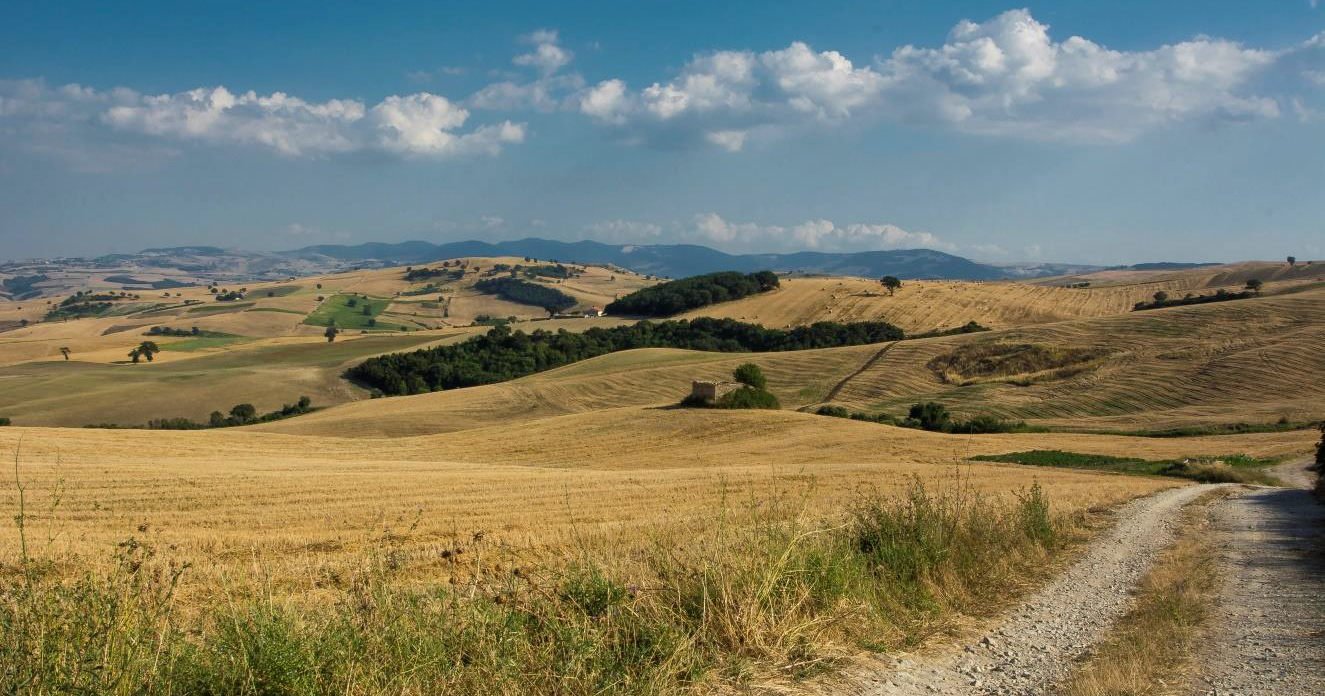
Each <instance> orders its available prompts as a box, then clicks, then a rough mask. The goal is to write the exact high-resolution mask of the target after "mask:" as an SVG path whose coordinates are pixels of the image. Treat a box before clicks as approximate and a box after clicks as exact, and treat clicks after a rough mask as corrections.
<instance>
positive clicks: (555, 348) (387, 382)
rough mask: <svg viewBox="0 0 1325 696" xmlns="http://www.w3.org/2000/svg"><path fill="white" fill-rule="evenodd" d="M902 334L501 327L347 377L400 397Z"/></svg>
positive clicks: (838, 327) (367, 364)
mask: <svg viewBox="0 0 1325 696" xmlns="http://www.w3.org/2000/svg"><path fill="white" fill-rule="evenodd" d="M902 337H903V333H902V330H901V329H899V328H897V327H896V326H893V325H892V324H888V323H885V322H880V321H870V322H858V323H853V324H838V323H835V322H826V321H825V322H819V323H816V324H813V325H811V326H802V327H797V328H795V329H790V330H782V329H766V328H764V327H762V326H759V325H758V324H746V323H743V322H739V321H735V320H732V319H709V318H701V319H694V320H690V321H687V320H679V321H663V322H656V323H655V322H650V321H641V322H638V323H636V324H633V325H631V326H615V327H612V328H598V327H594V328H591V329H589V330H587V331H585V332H583V333H570V332H568V331H566V330H564V329H562V330H559V331H557V332H556V333H553V332H551V331H545V330H542V329H539V330H537V331H534V332H533V333H529V334H526V333H524V332H523V331H511V329H510V327H506V326H499V327H496V328H494V329H492V330H491V331H489V332H488V333H487V334H486V335H483V336H476V337H474V338H471V339H469V340H467V341H464V342H461V343H456V344H452V345H446V346H435V347H432V348H423V349H420V350H416V351H413V352H410V353H392V354H388V355H382V356H378V357H375V358H369V359H367V360H365V361H363V362H361V363H359V364H358V365H356V366H354V367H352V368H350V369H349V370H348V371H347V372H346V376H347V377H349V378H351V379H353V380H355V381H357V382H359V383H361V384H363V385H365V386H367V387H371V388H376V389H380V390H381V391H382V393H383V394H386V395H388V396H397V395H401V394H421V393H423V392H429V391H438V390H441V389H456V388H459V387H473V386H477V385H480V384H492V383H495V382H504V381H506V380H509V379H515V378H517V377H523V376H525V375H531V374H534V373H536V372H542V371H543V370H550V369H552V368H554V367H560V366H562V365H569V364H571V363H573V362H578V361H580V360H585V359H587V358H593V357H597V356H600V355H606V354H608V353H612V352H615V351H618V350H630V349H633V348H684V349H688V350H706V351H713V352H721V353H765V352H774V351H787V350H805V349H807V348H835V347H839V346H854V345H861V344H866V343H881V342H884V341H896V340H900V339H901V338H902Z"/></svg>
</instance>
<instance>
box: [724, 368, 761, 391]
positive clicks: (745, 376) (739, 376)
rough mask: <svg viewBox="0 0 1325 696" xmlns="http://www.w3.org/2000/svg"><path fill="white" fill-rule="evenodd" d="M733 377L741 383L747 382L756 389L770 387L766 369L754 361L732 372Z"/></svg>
mask: <svg viewBox="0 0 1325 696" xmlns="http://www.w3.org/2000/svg"><path fill="white" fill-rule="evenodd" d="M732 378H733V379H735V380H736V381H737V382H740V383H741V384H745V385H748V386H751V387H754V388H755V389H759V390H761V391H762V390H764V389H767V388H768V380H766V379H764V371H763V370H761V369H759V366H758V365H756V364H754V363H745V364H744V365H741V366H740V367H738V368H736V370H735V371H734V372H732Z"/></svg>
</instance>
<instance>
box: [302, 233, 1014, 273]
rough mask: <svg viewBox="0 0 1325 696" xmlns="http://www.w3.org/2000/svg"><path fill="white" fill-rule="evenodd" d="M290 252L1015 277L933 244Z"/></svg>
mask: <svg viewBox="0 0 1325 696" xmlns="http://www.w3.org/2000/svg"><path fill="white" fill-rule="evenodd" d="M280 253H281V255H283V256H290V257H296V258H310V257H314V256H322V257H327V258H332V259H337V260H341V261H380V262H385V263H400V264H413V263H429V262H432V261H440V260H442V259H450V258H456V257H461V256H528V257H531V258H536V259H547V260H550V259H555V260H558V261H575V262H579V263H596V264H613V265H616V266H620V267H622V268H626V269H629V270H632V271H635V272H637V273H646V274H651V275H662V276H670V277H673V278H680V277H685V276H692V275H699V274H701V273H712V272H714V271H742V272H746V273H748V272H752V271H758V270H764V269H770V270H776V271H794V272H802V273H825V274H835V275H856V276H884V275H894V276H897V277H899V278H908V279H915V278H950V279H953V280H994V279H997V278H1006V277H1008V276H1009V275H1013V274H1010V273H1008V272H1007V271H1005V270H1004V269H1002V268H999V267H997V266H992V265H989V264H983V263H978V262H975V261H971V260H970V259H966V258H962V257H960V256H955V255H953V254H948V253H945V252H942V251H935V250H933V249H897V250H889V251H861V252H854V253H826V252H817V251H801V252H795V253H789V254H728V253H725V252H722V251H718V250H716V249H710V248H709V247H705V246H699V245H695V244H621V245H614V244H604V243H602V242H594V241H588V240H586V241H579V242H561V241H556V240H551V239H539V238H536V237H529V238H526V239H519V240H514V241H506V242H495V243H493V242H481V241H477V240H469V241H463V242H448V243H444V244H432V243H430V242H421V241H411V242H401V243H399V244H385V243H381V242H370V243H367V244H358V245H354V246H346V245H341V244H322V245H317V246H309V247H304V248H302V249H295V250H293V251H286V252H280Z"/></svg>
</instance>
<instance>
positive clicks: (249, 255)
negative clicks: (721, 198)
mask: <svg viewBox="0 0 1325 696" xmlns="http://www.w3.org/2000/svg"><path fill="white" fill-rule="evenodd" d="M503 256H514V257H530V258H536V259H544V260H549V259H550V260H558V261H564V262H576V263H587V264H600V265H612V266H617V267H620V268H624V269H627V270H630V271H634V272H636V273H641V274H648V275H656V276H663V277H670V278H680V277H686V276H692V275H698V274H702V273H712V272H715V271H743V272H752V271H757V270H765V269H771V270H775V271H783V272H793V273H812V274H826V275H850V276H861V277H874V278H877V277H880V276H884V275H893V276H897V277H899V278H903V279H938V278H942V279H949V280H997V279H1033V278H1051V277H1054V276H1063V275H1077V274H1083V273H1090V272H1093V271H1099V270H1105V269H1106V267H1105V266H1099V265H1089V264H1065V263H1052V262H1027V263H999V264H990V263H981V262H978V261H973V260H971V259H967V258H964V257H961V256H957V255H954V254H950V253H946V252H943V251H937V250H933V249H896V250H876V251H861V252H852V253H831V252H818V251H800V252H793V253H768V254H729V253H726V252H723V251H719V250H716V249H712V248H709V247H705V246H700V245H695V244H648V245H633V244H605V243H602V242H597V241H592V240H581V241H577V242H564V241H558V240H551V239H540V238H536V237H528V238H525V239H519V240H511V241H501V242H485V241H478V240H467V241H457V242H445V243H432V242H426V241H408V242H399V243H384V242H368V243H364V244H357V245H343V244H323V245H315V246H307V247H302V248H299V249H293V250H289V251H276V252H267V251H247V250H242V249H225V248H221V247H217V246H209V245H187V246H178V247H156V248H150V249H143V250H142V251H139V252H137V253H116V254H107V255H104V256H100V257H97V258H90V259H89V258H80V257H66V258H61V259H40V260H29V261H26V262H24V261H9V262H4V263H0V280H5V279H6V278H5V277H6V276H8V277H14V278H24V277H26V278H30V279H31V278H35V277H36V276H40V275H49V276H51V278H56V277H59V276H61V275H63V274H67V273H68V272H70V271H77V272H78V273H77V274H78V275H80V276H86V280H87V282H92V283H93V284H95V282H94V281H96V280H97V279H98V278H99V276H97V273H98V272H100V271H105V272H106V273H116V272H120V271H134V270H138V271H140V272H146V273H149V274H151V273H159V274H165V275H166V276H170V277H171V279H172V280H174V281H177V282H186V283H197V282H211V281H217V282H237V281H262V280H282V279H285V278H289V277H296V276H300V277H306V276H311V275H319V274H326V273H335V272H338V271H345V270H352V269H356V268H383V267H388V266H395V265H409V264H423V263H431V262H434V261H441V260H444V259H454V258H466V257H469V258H474V257H503ZM1205 265H1210V264H1196V263H1175V262H1162V263H1142V264H1137V265H1134V266H1124V267H1117V266H1115V267H1107V268H1109V269H1110V270H1117V269H1123V270H1163V269H1169V270H1180V269H1188V268H1195V267H1200V266H1205ZM70 280H72V278H70ZM16 283H17V281H13V282H11V283H10V284H11V285H14V284H16ZM33 284H34V285H35V286H40V285H42V284H46V285H49V286H51V288H55V287H56V286H60V285H62V284H60V283H56V282H53V281H52V282H50V283H47V282H46V280H44V279H41V278H36V279H35V280H34V281H33ZM64 285H67V283H66V284H64ZM0 294H4V295H6V296H8V297H12V298H18V297H20V295H23V294H25V293H19V292H17V288H16V287H7V286H6V287H0ZM32 296H37V295H35V294H34V295H32Z"/></svg>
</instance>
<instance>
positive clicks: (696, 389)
mask: <svg viewBox="0 0 1325 696" xmlns="http://www.w3.org/2000/svg"><path fill="white" fill-rule="evenodd" d="M740 388H741V383H740V382H706V381H700V380H695V381H693V382H691V383H690V398H691V399H692V400H696V401H697V400H703V401H717V400H718V399H721V398H722V397H724V396H726V395H727V394H730V393H732V392H734V391H736V390H737V389H740Z"/></svg>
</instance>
